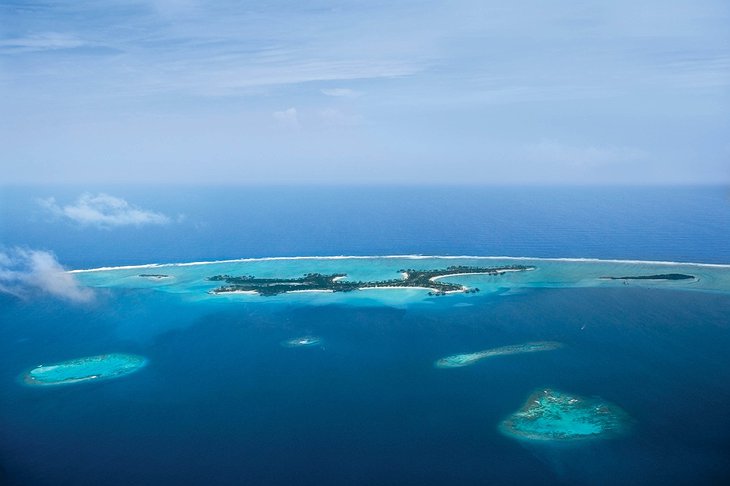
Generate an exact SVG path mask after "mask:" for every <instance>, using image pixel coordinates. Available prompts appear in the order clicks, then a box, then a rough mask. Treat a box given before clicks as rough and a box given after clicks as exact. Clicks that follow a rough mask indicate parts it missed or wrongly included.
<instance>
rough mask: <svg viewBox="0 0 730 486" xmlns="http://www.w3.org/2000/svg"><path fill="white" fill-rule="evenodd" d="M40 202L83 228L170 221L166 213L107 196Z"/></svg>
mask: <svg viewBox="0 0 730 486" xmlns="http://www.w3.org/2000/svg"><path fill="white" fill-rule="evenodd" d="M39 203H40V204H41V206H43V207H44V208H46V209H47V210H48V211H50V212H51V213H53V214H55V215H57V216H60V217H63V218H66V219H68V220H71V221H73V222H75V223H79V224H82V225H89V226H98V227H103V228H110V227H116V226H142V225H149V224H166V223H169V222H170V218H168V217H167V216H165V215H164V214H162V213H158V212H154V211H149V210H146V209H141V208H138V207H136V206H133V205H132V204H130V203H128V202H127V201H125V200H124V199H122V198H119V197H114V196H110V195H108V194H103V193H100V194H96V195H93V194H82V195H81V196H80V197H79V198H78V199H77V200H76V202H75V203H73V204H68V205H65V206H61V205H59V204H58V203H57V202H56V200H55V198H52V197H51V198H47V199H41V200H40V201H39Z"/></svg>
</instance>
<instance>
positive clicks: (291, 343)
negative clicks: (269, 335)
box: [281, 336, 322, 348]
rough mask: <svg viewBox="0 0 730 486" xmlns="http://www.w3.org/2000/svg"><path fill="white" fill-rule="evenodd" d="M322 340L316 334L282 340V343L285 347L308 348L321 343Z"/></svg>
mask: <svg viewBox="0 0 730 486" xmlns="http://www.w3.org/2000/svg"><path fill="white" fill-rule="evenodd" d="M321 342H322V340H321V339H320V338H318V337H316V336H303V337H298V338H294V339H287V340H286V341H282V342H281V345H282V346H284V347H285V348H308V347H310V346H316V345H318V344H320V343H321Z"/></svg>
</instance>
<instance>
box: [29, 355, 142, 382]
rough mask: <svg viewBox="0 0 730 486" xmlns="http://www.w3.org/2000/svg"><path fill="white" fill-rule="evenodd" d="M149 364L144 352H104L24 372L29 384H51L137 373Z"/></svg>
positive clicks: (95, 379)
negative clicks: (140, 353)
mask: <svg viewBox="0 0 730 486" xmlns="http://www.w3.org/2000/svg"><path fill="white" fill-rule="evenodd" d="M145 364H147V359H146V358H144V357H142V356H136V355H133V354H121V353H113V354H101V355H98V356H88V357H85V358H78V359H72V360H68V361H63V362H61V363H54V364H51V365H40V366H37V367H35V368H33V369H32V370H30V371H28V372H26V373H24V374H23V382H24V383H25V384H27V385H34V386H50V385H68V384H72V383H81V382H84V381H100V380H107V379H110V378H119V377H121V376H124V375H128V374H130V373H134V372H135V371H137V370H139V369H140V368H142V367H143V366H144V365H145Z"/></svg>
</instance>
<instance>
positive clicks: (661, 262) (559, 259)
mask: <svg viewBox="0 0 730 486" xmlns="http://www.w3.org/2000/svg"><path fill="white" fill-rule="evenodd" d="M376 259H408V260H431V259H433V260H461V259H471V260H513V261H551V262H572V263H630V264H649V265H662V266H691V267H709V268H730V263H701V262H672V261H665V260H621V259H602V258H580V257H524V256H522V257H515V256H477V255H458V256H457V255H369V256H358V255H337V256H288V257H260V258H235V259H230V260H210V261H198V262H179V263H145V264H140V265H120V266H105V267H95V268H82V269H73V270H67V273H91V272H106V271H112V270H137V269H144V268H169V267H191V266H200V265H216V264H222V263H245V262H265V261H280V260H281V261H287V260H315V261H316V260H376Z"/></svg>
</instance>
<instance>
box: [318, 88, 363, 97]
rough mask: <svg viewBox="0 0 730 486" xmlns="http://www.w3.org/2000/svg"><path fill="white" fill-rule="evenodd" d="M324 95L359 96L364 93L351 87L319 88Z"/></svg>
mask: <svg viewBox="0 0 730 486" xmlns="http://www.w3.org/2000/svg"><path fill="white" fill-rule="evenodd" d="M319 91H320V92H321V93H322V94H323V95H327V96H334V97H338V98H357V97H358V96H360V95H362V93H361V92H360V91H355V90H353V89H349V88H325V89H321V90H319Z"/></svg>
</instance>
